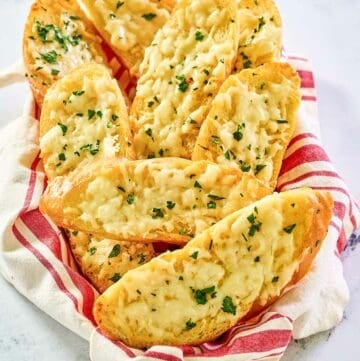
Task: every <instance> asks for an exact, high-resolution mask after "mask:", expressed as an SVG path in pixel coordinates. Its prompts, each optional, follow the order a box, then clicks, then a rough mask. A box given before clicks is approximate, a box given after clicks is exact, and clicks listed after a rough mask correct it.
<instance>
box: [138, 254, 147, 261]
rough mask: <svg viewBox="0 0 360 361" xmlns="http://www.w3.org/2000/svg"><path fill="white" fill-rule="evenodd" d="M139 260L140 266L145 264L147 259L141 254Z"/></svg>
mask: <svg viewBox="0 0 360 361" xmlns="http://www.w3.org/2000/svg"><path fill="white" fill-rule="evenodd" d="M138 258H139V262H138V264H143V263H145V260H146V258H145V255H144V253H140V254H139V255H138Z"/></svg>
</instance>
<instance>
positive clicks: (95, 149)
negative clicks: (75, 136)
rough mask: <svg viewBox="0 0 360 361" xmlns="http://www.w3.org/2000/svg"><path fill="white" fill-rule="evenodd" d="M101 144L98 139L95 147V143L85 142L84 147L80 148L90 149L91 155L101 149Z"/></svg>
mask: <svg viewBox="0 0 360 361" xmlns="http://www.w3.org/2000/svg"><path fill="white" fill-rule="evenodd" d="M99 146H100V140H99V139H98V140H97V141H96V145H95V147H94V144H85V145H83V146H82V147H80V150H88V151H89V152H90V154H91V155H96V154H97V153H99V150H100V148H99Z"/></svg>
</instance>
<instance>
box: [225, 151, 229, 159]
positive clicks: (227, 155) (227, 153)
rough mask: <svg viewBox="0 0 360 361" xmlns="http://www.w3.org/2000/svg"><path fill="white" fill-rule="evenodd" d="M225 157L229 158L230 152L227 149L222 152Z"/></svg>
mask: <svg viewBox="0 0 360 361" xmlns="http://www.w3.org/2000/svg"><path fill="white" fill-rule="evenodd" d="M224 157H225V159H227V160H230V152H229V151H228V150H227V151H226V152H225V154H224Z"/></svg>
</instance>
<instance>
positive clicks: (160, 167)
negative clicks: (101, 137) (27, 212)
mask: <svg viewBox="0 0 360 361" xmlns="http://www.w3.org/2000/svg"><path fill="white" fill-rule="evenodd" d="M267 194H269V190H268V189H267V188H266V187H264V186H262V185H261V184H260V182H258V181H257V180H256V178H254V177H253V176H250V175H243V174H242V172H241V171H240V170H237V169H234V168H232V167H226V166H220V165H217V164H212V163H209V162H202V161H200V162H192V161H189V160H185V159H180V158H163V159H151V160H142V161H126V162H124V161H121V160H120V161H119V160H108V161H106V162H105V161H102V162H94V163H93V164H91V165H90V164H89V165H87V166H86V167H82V169H80V170H79V171H75V172H73V173H72V174H71V175H70V176H69V177H57V178H56V179H55V180H54V181H53V182H52V183H50V185H49V186H48V188H47V190H46V191H45V193H44V195H43V197H42V199H41V202H40V208H41V210H42V212H44V213H47V214H48V215H49V216H50V217H51V218H52V219H53V221H54V222H55V223H56V224H57V225H59V226H62V227H65V228H70V229H75V230H80V231H84V232H88V233H92V234H94V235H97V236H99V237H106V238H113V239H121V240H125V241H135V242H136V241H139V242H154V241H164V242H168V243H180V244H181V243H184V242H187V241H189V240H190V239H191V238H192V237H194V235H196V234H198V233H199V232H201V231H202V230H204V229H206V228H208V227H209V226H210V225H212V224H213V223H215V222H217V221H219V220H220V219H222V218H223V217H224V216H226V215H228V214H230V213H232V212H234V211H236V210H238V209H240V208H242V207H245V206H247V205H248V204H250V203H251V202H254V201H255V200H257V199H260V198H262V197H263V196H265V195H267Z"/></svg>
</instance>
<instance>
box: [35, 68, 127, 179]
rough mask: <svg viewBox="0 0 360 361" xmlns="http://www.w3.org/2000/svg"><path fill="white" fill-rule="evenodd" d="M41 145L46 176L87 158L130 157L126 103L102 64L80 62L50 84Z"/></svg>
mask: <svg viewBox="0 0 360 361" xmlns="http://www.w3.org/2000/svg"><path fill="white" fill-rule="evenodd" d="M40 149H41V157H42V159H43V162H44V168H45V172H46V174H47V176H48V178H49V179H50V180H51V179H53V178H54V177H55V176H60V175H65V174H67V173H69V172H70V171H72V170H74V169H75V168H76V167H77V166H79V164H81V163H82V162H84V161H86V160H89V159H97V158H105V157H114V156H116V157H125V158H132V157H133V151H132V145H131V132H130V128H129V122H128V114H127V109H126V105H125V102H124V99H123V96H122V94H121V91H120V89H119V86H118V84H117V82H116V80H114V79H112V77H111V75H110V72H109V70H108V69H107V68H105V67H104V66H102V65H99V64H96V63H92V64H87V65H83V66H81V67H79V68H77V69H76V70H74V71H73V72H71V73H70V74H68V75H66V76H65V77H64V78H62V79H61V80H59V81H58V82H57V83H55V84H54V85H53V86H52V87H51V88H50V89H49V91H48V92H47V94H46V97H45V101H44V105H43V109H42V114H41V119H40Z"/></svg>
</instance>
